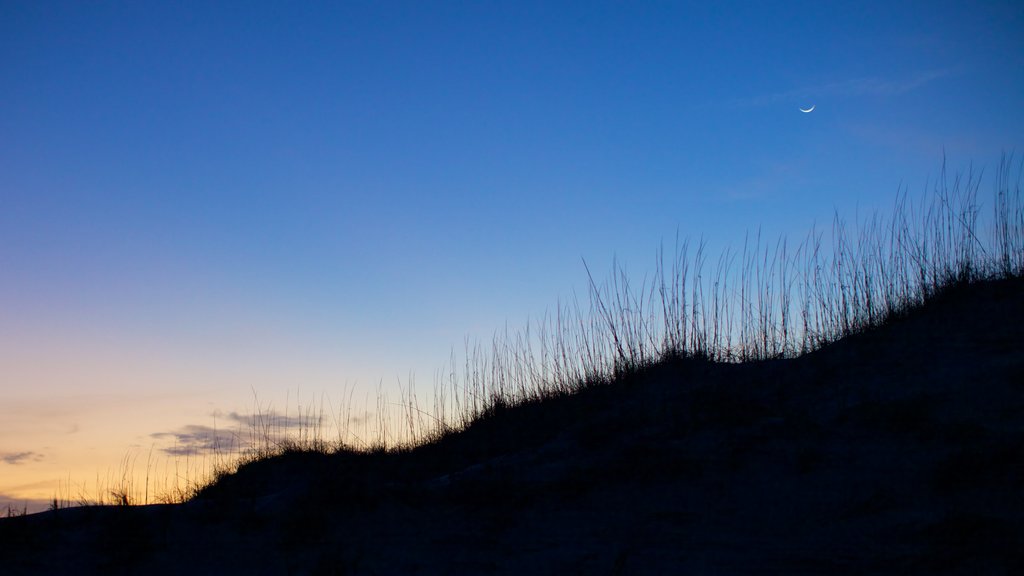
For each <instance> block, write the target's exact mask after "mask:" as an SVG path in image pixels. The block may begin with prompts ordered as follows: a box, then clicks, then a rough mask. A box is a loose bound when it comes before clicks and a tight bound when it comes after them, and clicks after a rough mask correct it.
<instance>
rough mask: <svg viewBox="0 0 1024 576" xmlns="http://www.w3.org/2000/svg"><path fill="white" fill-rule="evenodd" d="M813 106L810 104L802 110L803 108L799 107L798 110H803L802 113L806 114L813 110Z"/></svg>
mask: <svg viewBox="0 0 1024 576" xmlns="http://www.w3.org/2000/svg"><path fill="white" fill-rule="evenodd" d="M814 106H815V105H814V104H812V105H811V107H810V108H808V109H807V110H804V109H803V108H801V109H800V111H801V112H803V113H804V114H807V113H809V112H812V111H813V110H814Z"/></svg>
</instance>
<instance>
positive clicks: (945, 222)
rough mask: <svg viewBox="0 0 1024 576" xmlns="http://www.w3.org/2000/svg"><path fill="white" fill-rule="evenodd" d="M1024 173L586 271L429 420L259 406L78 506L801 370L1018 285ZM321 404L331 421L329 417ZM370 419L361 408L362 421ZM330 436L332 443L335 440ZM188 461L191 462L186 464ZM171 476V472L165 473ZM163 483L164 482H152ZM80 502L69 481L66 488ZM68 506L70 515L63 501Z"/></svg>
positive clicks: (491, 352) (129, 461)
mask: <svg viewBox="0 0 1024 576" xmlns="http://www.w3.org/2000/svg"><path fill="white" fill-rule="evenodd" d="M1022 174H1024V161H1021V162H1016V163H1015V162H1014V161H1013V159H1012V157H1004V158H1003V159H1002V160H1001V162H1000V163H999V165H998V168H997V171H996V177H995V187H994V188H995V189H994V194H993V197H994V201H993V203H992V207H991V209H990V210H988V211H987V212H986V211H985V210H983V207H982V205H981V204H980V203H979V200H978V195H979V189H980V187H981V182H982V178H981V176H982V175H981V174H980V173H978V174H975V173H974V172H973V170H968V172H967V173H966V175H964V176H961V175H956V176H954V177H952V178H950V177H949V176H948V175H947V173H946V169H945V162H943V165H942V169H941V171H940V175H939V178H938V179H937V180H936V181H935V182H934V184H933V185H932V186H931V190H929V191H927V192H926V194H925V196H924V197H923V198H921V199H920V200H919V201H918V202H916V203H915V202H913V201H912V200H911V198H910V196H909V194H908V193H907V192H906V191H905V190H904V191H900V192H899V193H898V194H897V197H896V199H895V202H894V204H893V208H892V212H891V213H890V214H888V215H883V214H877V213H876V214H872V215H870V216H869V217H868V218H866V219H864V220H857V221H854V222H852V223H851V222H848V221H846V220H844V219H843V218H841V217H840V216H839V215H838V214H836V215H835V217H834V219H833V221H832V225H831V229H830V230H828V233H827V234H826V233H825V232H823V231H820V230H818V229H817V228H812V229H811V230H810V232H809V233H808V234H807V235H806V236H805V237H804V238H803V239H802V240H800V241H799V242H796V243H793V242H791V241H790V240H789V239H788V238H786V237H781V238H778V239H775V240H772V241H769V240H766V239H764V238H763V237H762V235H761V233H760V231H757V232H755V233H754V234H752V235H747V237H746V238H744V242H743V245H742V248H741V249H739V250H733V249H731V248H728V249H726V250H724V251H723V252H722V253H721V254H719V255H718V257H717V258H714V257H712V256H711V255H710V254H709V253H708V249H707V244H706V243H705V242H703V241H697V242H693V241H691V240H688V239H685V238H683V239H681V238H679V237H678V235H677V237H676V238H675V240H674V242H673V243H672V246H671V249H670V250H666V248H665V247H664V246H662V247H660V248H659V249H658V251H657V253H656V258H655V262H654V270H653V274H652V275H650V276H644V277H642V278H641V279H640V281H639V282H637V281H636V280H635V279H634V278H633V277H632V276H631V275H630V274H629V273H628V272H627V270H626V269H625V268H624V267H622V266H619V265H618V264H617V263H614V262H613V265H612V268H611V271H610V273H609V274H608V275H607V276H606V277H605V278H604V279H603V280H599V279H597V278H596V277H595V276H594V274H593V273H592V271H591V270H590V267H589V266H588V265H587V263H586V262H583V267H584V269H585V271H586V272H587V277H588V279H589V282H588V285H587V293H586V297H585V298H582V299H581V298H579V297H578V296H577V295H576V294H574V295H573V296H572V298H571V299H569V300H568V301H567V302H558V304H557V306H556V307H555V308H554V311H553V312H550V313H547V314H545V315H544V316H543V317H542V318H541V319H539V320H536V321H533V322H528V323H527V324H526V326H525V327H524V328H523V329H521V330H518V331H510V330H509V329H508V327H507V326H506V327H505V328H504V329H502V330H501V331H498V332H496V333H495V335H494V336H493V338H492V339H491V341H490V342H488V343H483V342H480V341H470V340H468V339H467V340H466V341H465V343H464V346H463V350H462V353H461V354H457V353H456V352H455V351H454V350H453V352H452V354H451V357H450V359H449V362H448V363H447V365H446V366H445V367H444V368H443V369H441V370H439V371H437V372H436V373H435V375H434V385H433V399H432V407H431V409H429V410H428V409H424V408H421V404H420V397H421V396H420V395H419V394H418V393H417V390H416V384H415V379H414V378H413V377H412V376H410V377H409V378H408V380H407V381H406V383H405V384H402V383H399V399H398V401H397V402H394V401H392V400H391V399H389V397H388V395H387V393H386V391H385V390H384V389H383V386H381V385H378V388H377V393H376V402H375V407H374V408H375V410H374V411H373V412H374V416H373V418H372V419H366V418H363V417H362V416H358V417H354V416H353V409H354V408H353V406H354V404H353V402H352V399H353V395H352V391H349V392H348V393H347V394H346V395H345V398H344V399H343V402H342V404H341V406H340V407H335V406H333V405H332V404H331V402H330V401H329V400H327V399H325V398H324V397H323V396H321V398H320V399H319V402H310V403H307V404H306V405H305V406H303V405H302V403H301V402H297V404H296V408H297V409H296V412H295V414H294V415H291V416H289V414H288V404H289V403H288V402H287V401H286V410H285V413H284V414H283V415H280V414H278V413H277V412H276V411H275V410H274V409H273V407H272V406H269V405H262V404H261V403H260V402H259V400H258V399H256V398H255V394H254V410H253V413H252V416H251V418H250V419H248V421H246V422H245V425H246V427H247V430H243V429H242V428H241V426H240V427H239V429H238V430H237V431H236V432H235V433H234V434H233V435H232V438H233V440H232V441H231V442H230V444H231V445H230V446H225V447H217V449H215V450H214V451H213V453H212V454H210V453H207V452H198V451H197V452H195V453H188V452H186V453H184V454H182V453H180V452H178V453H177V458H175V460H174V461H173V464H167V463H165V464H164V469H163V473H159V472H160V471H159V470H156V469H155V466H154V464H153V462H152V458H151V455H152V453H150V457H149V458H147V463H146V474H145V481H144V483H141V482H138V481H137V480H135V478H136V475H135V474H134V468H135V465H136V459H137V456H126V457H125V459H124V461H123V462H122V465H121V470H120V471H119V473H117V474H115V475H113V476H109V475H108V480H107V481H106V483H104V484H101V483H100V482H99V481H97V486H101V488H99V492H100V493H101V494H103V497H101V498H99V499H93V500H87V499H85V498H83V497H81V496H79V498H78V501H79V503H104V504H135V503H149V502H153V501H162V502H180V501H184V500H187V499H189V498H191V497H192V496H194V495H195V494H197V493H198V491H199V490H200V489H201V488H202V487H203V486H204V485H206V484H208V483H210V482H213V481H216V479H218V478H219V477H221V476H223V475H224V474H228V473H231V472H233V471H234V470H236V469H237V468H238V467H239V466H240V465H243V464H245V463H247V462H251V461H254V460H260V459H264V458H268V457H272V456H276V455H281V454H285V453H288V452H294V451H317V452H324V453H327V452H332V451H337V450H347V451H352V450H355V451H364V452H382V451H394V450H406V449H409V448H412V447H415V446H417V445H420V444H423V443H427V442H431V441H433V440H435V439H438V438H440V437H442V436H445V435H447V434H451V433H453V432H457V431H459V430H462V429H464V428H466V427H467V426H469V425H470V424H472V423H473V422H475V421H477V420H478V419H480V418H481V417H485V416H487V415H488V414H491V413H494V412H496V411H499V410H502V409H505V408H507V407H510V406H515V405H518V404H522V403H526V402H532V401H537V400H543V399H545V398H550V397H555V396H562V395H567V394H571V393H573V392H576V391H579V390H581V389H583V388H586V387H591V386H600V385H604V384H608V383H611V382H613V381H615V380H616V379H619V378H621V377H623V376H627V375H629V374H631V373H635V372H637V371H638V370H642V369H644V368H645V367H649V366H651V365H654V364H656V363H658V362H661V361H665V360H686V359H691V360H699V361H707V362H752V361H761V360H768V359H777V358H791V357H795V356H799V355H801V354H805V353H807V352H810V351H813V350H816V349H819V348H821V347H822V346H824V345H826V344H829V343H831V342H834V341H836V340H838V339H840V338H843V337H845V336H848V335H851V334H855V333H858V332H861V331H863V330H867V329H870V328H872V327H875V326H878V325H880V324H882V323H884V322H886V321H888V320H890V319H892V318H894V317H898V316H900V315H902V314H905V313H906V312H907V311H909V310H911V309H913V308H915V307H917V306H920V305H922V304H923V303H925V302H927V301H928V300H929V299H930V298H933V297H934V296H936V295H938V294H939V293H941V292H942V291H943V290H946V289H948V288H950V287H953V286H957V285H962V284H970V283H972V282H977V281H980V280H986V279H995V278H1007V277H1019V276H1021V275H1024V196H1022V193H1021V181H1022ZM325 404H326V408H325ZM364 412H365V409H364V410H357V411H356V413H357V414H363V413H364ZM332 433H333V435H332ZM182 458H183V460H182ZM169 466H172V467H173V470H169V469H168V467H169ZM155 478H163V479H164V480H162V484H160V483H157V482H155V481H153V480H152V479H155ZM68 492H70V482H69V483H68ZM54 502H55V506H56V507H60V506H61V505H66V504H69V503H70V502H71V499H70V498H69V497H67V495H64V496H63V497H61V498H55V499H54Z"/></svg>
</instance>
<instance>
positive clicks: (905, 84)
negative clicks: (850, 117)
mask: <svg viewBox="0 0 1024 576" xmlns="http://www.w3.org/2000/svg"><path fill="white" fill-rule="evenodd" d="M953 73H954V70H953V69H951V68H947V69H941V70H928V71H924V72H918V73H916V74H912V75H910V76H907V77H902V78H880V77H865V78H850V79H847V80H840V81H836V82H829V83H826V84H818V85H813V86H806V87H803V88H796V89H793V90H786V91H784V92H776V93H773V94H762V95H760V96H754V97H751V98H740V99H737V100H734V101H733V104H734V105H736V106H768V105H771V104H775V103H778V102H792V101H800V102H803V101H804V100H805V99H808V98H825V97H853V96H898V95H900V94H905V93H907V92H910V91H912V90H916V89H918V88H920V87H922V86H924V85H926V84H928V83H930V82H933V81H935V80H938V79H940V78H944V77H946V76H950V75H952V74H953Z"/></svg>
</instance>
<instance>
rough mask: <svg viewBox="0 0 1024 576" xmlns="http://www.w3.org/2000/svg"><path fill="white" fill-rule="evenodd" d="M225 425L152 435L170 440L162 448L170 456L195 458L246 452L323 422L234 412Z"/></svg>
mask: <svg viewBox="0 0 1024 576" xmlns="http://www.w3.org/2000/svg"><path fill="white" fill-rule="evenodd" d="M222 417H223V418H224V419H225V420H227V422H226V425H225V426H216V427H214V426H206V425H199V424H189V425H186V426H182V427H181V428H178V429H177V430H173V431H170V432H156V433H153V434H150V437H151V438H154V439H156V440H164V441H170V442H171V443H172V445H171V446H166V447H164V448H161V451H162V452H164V453H165V454H168V455H170V456H195V455H202V454H224V453H231V452H236V451H245V450H248V449H250V448H252V447H253V446H254V445H258V444H261V443H275V442H280V441H282V440H284V439H286V438H287V437H288V436H289V435H290V433H291V432H293V431H302V430H312V429H314V428H316V427H318V426H319V425H320V424H321V422H320V420H319V419H318V418H316V417H312V416H310V417H306V416H289V415H284V414H279V413H277V412H275V411H273V410H271V411H268V412H261V413H259V414H242V413H238V412H230V413H228V414H227V415H223V416H222Z"/></svg>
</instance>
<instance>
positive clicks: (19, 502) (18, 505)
mask: <svg viewBox="0 0 1024 576" xmlns="http://www.w3.org/2000/svg"><path fill="white" fill-rule="evenodd" d="M52 502H53V500H41V499H39V498H22V497H20V496H14V495H11V494H6V493H3V492H0V518H2V517H5V516H8V515H14V516H18V515H21V514H22V513H28V514H34V513H36V512H43V511H45V510H49V509H50V505H51V504H52Z"/></svg>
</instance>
